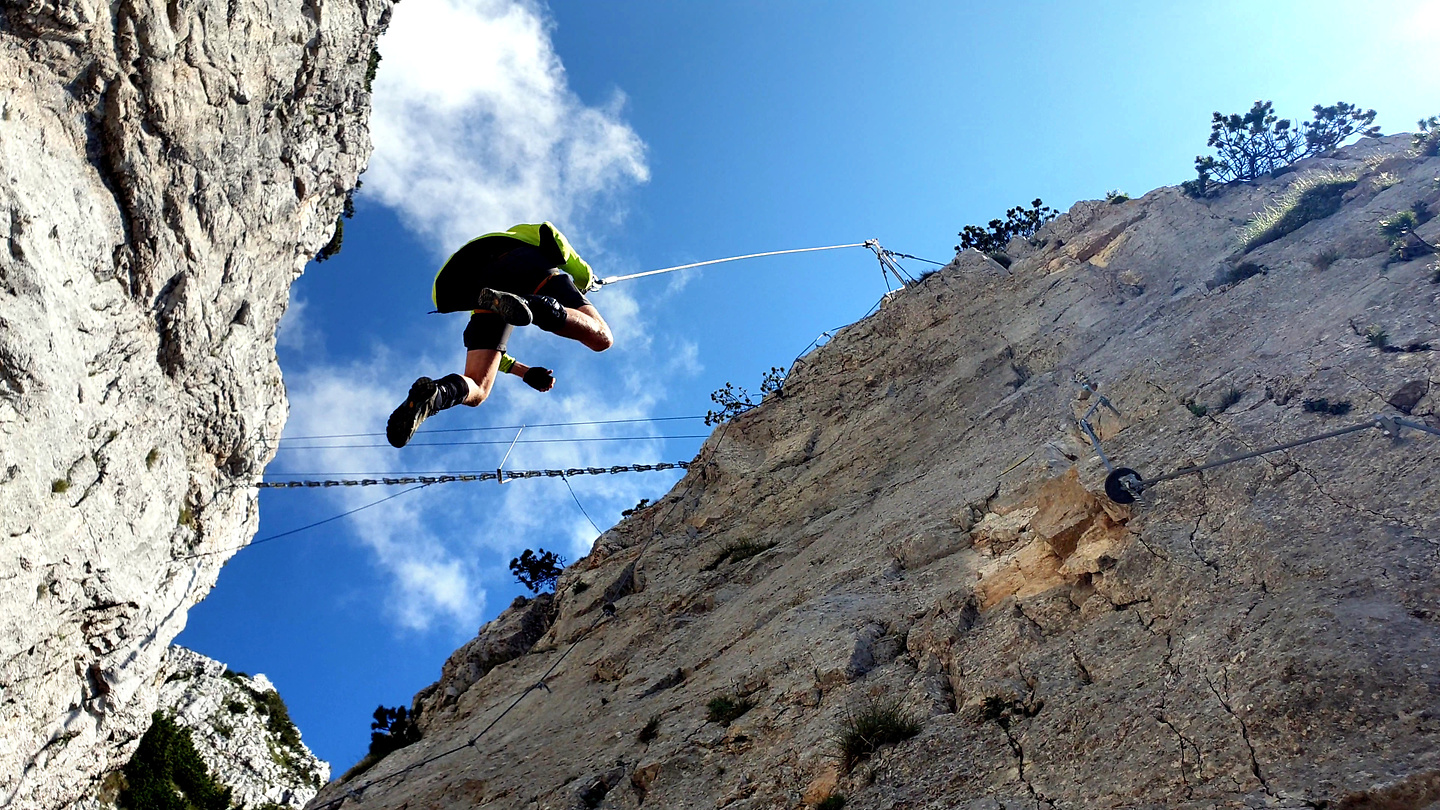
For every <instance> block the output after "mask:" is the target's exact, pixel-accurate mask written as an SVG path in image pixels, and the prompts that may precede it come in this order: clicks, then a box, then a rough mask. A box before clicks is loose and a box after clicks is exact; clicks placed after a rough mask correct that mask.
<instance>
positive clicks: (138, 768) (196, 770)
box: [119, 712, 230, 810]
mask: <svg viewBox="0 0 1440 810" xmlns="http://www.w3.org/2000/svg"><path fill="white" fill-rule="evenodd" d="M122 771H123V773H124V774H125V781H126V787H125V788H124V789H123V790H121V791H120V797H119V805H120V807H122V808H125V810H227V808H229V807H230V788H228V787H226V786H224V785H222V784H220V783H219V782H216V781H215V779H214V778H213V777H211V776H210V771H209V769H208V768H206V767H205V763H204V761H202V760H201V759H200V755H199V754H198V753H196V752H195V744H194V742H192V741H191V739H190V729H188V728H185V727H183V726H181V725H179V724H177V723H176V722H175V721H174V719H172V718H170V717H167V716H165V715H164V714H162V713H161V712H155V714H153V715H151V722H150V728H149V730H147V731H146V732H145V735H144V736H143V737H141V738H140V746H139V747H138V748H136V749H135V756H133V757H131V759H130V762H128V763H127V764H126V765H125V767H124V768H123V769H122Z"/></svg>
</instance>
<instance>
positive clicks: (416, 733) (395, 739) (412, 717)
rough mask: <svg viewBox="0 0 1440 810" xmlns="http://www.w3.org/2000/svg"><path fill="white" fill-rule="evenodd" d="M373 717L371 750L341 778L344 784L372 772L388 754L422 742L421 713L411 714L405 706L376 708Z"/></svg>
mask: <svg viewBox="0 0 1440 810" xmlns="http://www.w3.org/2000/svg"><path fill="white" fill-rule="evenodd" d="M371 716H372V717H374V718H375V720H374V722H372V723H371V724H370V750H369V751H367V752H366V754H365V756H364V758H362V759H361V760H360V761H359V762H357V763H355V765H354V766H353V767H351V768H350V770H348V771H346V772H345V774H344V775H343V776H341V777H340V781H342V782H344V781H346V780H348V779H351V778H354V777H356V776H359V775H360V774H362V773H364V772H366V771H368V770H370V768H371V767H372V766H374V764H375V763H377V762H379V761H380V760H382V759H384V758H385V756H386V755H387V754H390V753H392V752H394V751H399V750H400V749H401V748H404V747H405V746H407V745H412V744H414V743H417V742H419V741H420V726H419V720H420V714H419V712H416V713H414V714H411V713H410V712H408V711H406V709H405V707H404V706H396V707H395V708H393V709H389V708H386V707H384V706H376V707H375V713H374V714H373V715H371Z"/></svg>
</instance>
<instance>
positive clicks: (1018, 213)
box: [955, 197, 1060, 264]
mask: <svg viewBox="0 0 1440 810" xmlns="http://www.w3.org/2000/svg"><path fill="white" fill-rule="evenodd" d="M1059 215H1060V212H1059V211H1056V210H1055V209H1054V208H1051V207H1050V206H1048V205H1045V203H1044V202H1043V201H1042V200H1041V199H1040V198H1039V197H1036V198H1035V199H1034V200H1032V201H1031V202H1030V207H1029V208H1026V207H1024V206H1022V205H1017V206H1015V207H1014V208H1011V209H1010V210H1009V211H1006V212H1005V218H1004V219H992V220H990V224H989V225H987V226H986V227H983V228H982V227H981V226H979V225H966V226H965V228H964V229H963V230H961V231H960V244H958V245H956V246H955V252H956V253H959V252H960V251H962V250H969V249H970V248H974V249H975V250H978V251H980V252H981V253H984V254H986V255H989V256H991V257H992V258H994V257H995V255H997V254H998V255H1001V256H1003V255H1005V246H1006V245H1008V244H1010V240H1011V239H1014V238H1015V237H1017V236H1018V237H1023V238H1025V239H1029V238H1030V237H1032V236H1034V235H1035V232H1036V231H1038V230H1040V227H1041V226H1042V225H1044V224H1045V223H1047V222H1049V221H1050V220H1052V219H1054V218H1055V217H1057V216H1059ZM1007 258H1008V257H1007ZM997 261H998V259H997ZM1002 264H1008V263H1005V262H1002Z"/></svg>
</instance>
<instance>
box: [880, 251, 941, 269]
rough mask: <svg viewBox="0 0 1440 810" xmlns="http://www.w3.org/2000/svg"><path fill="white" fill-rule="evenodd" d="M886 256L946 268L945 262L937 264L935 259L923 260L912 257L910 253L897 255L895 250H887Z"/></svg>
mask: <svg viewBox="0 0 1440 810" xmlns="http://www.w3.org/2000/svg"><path fill="white" fill-rule="evenodd" d="M885 255H886V256H892V257H894V258H896V259H914V260H915V261H917V262H925V263H926V264H933V265H935V266H936V267H944V266H945V262H937V261H935V260H934V259H922V258H920V257H919V256H911V255H910V254H909V253H896V252H895V251H893V250H887V251H885Z"/></svg>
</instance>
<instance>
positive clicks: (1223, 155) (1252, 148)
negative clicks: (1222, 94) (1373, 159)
mask: <svg viewBox="0 0 1440 810" xmlns="http://www.w3.org/2000/svg"><path fill="white" fill-rule="evenodd" d="M1312 110H1313V111H1314V113H1315V117H1314V118H1313V119H1311V120H1310V121H1307V122H1305V123H1303V124H1301V125H1300V126H1298V127H1297V126H1295V125H1294V124H1293V122H1291V121H1290V119H1288V118H1279V117H1277V116H1276V115H1275V112H1274V105H1273V103H1272V102H1269V101H1257V102H1255V104H1254V106H1252V107H1251V108H1250V111H1249V112H1247V113H1245V114H1244V115H1241V114H1239V113H1231V114H1230V115H1224V114H1222V113H1220V112H1218V111H1217V112H1215V113H1212V114H1211V119H1210V140H1209V141H1208V142H1207V143H1206V145H1207V146H1210V147H1213V148H1214V149H1215V154H1214V155H1198V156H1196V158H1195V173H1196V178H1195V179H1194V180H1190V181H1188V182H1185V183H1182V184H1181V188H1182V189H1183V190H1184V191H1185V193H1186V194H1189V195H1190V196H1192V197H1203V196H1205V195H1207V194H1209V193H1210V192H1211V191H1212V190H1213V189H1214V187H1215V186H1216V185H1218V184H1223V183H1231V182H1235V181H1238V180H1257V179H1259V178H1261V177H1263V176H1265V175H1267V174H1274V173H1276V172H1279V171H1280V170H1282V169H1284V168H1285V167H1287V166H1289V165H1290V164H1292V163H1294V162H1295V161H1297V160H1301V159H1303V158H1307V157H1313V156H1315V155H1318V154H1321V153H1322V152H1328V151H1330V150H1331V149H1334V148H1335V147H1337V146H1339V145H1340V144H1341V143H1342V142H1343V141H1344V140H1345V139H1346V138H1349V137H1350V136H1352V135H1355V134H1359V135H1362V136H1365V137H1367V138H1374V137H1379V135H1380V128H1379V127H1377V126H1374V125H1373V124H1374V122H1375V111H1374V110H1361V109H1360V108H1359V107H1357V106H1355V105H1353V104H1348V103H1346V102H1343V101H1340V102H1336V103H1335V104H1333V105H1331V106H1329V107H1326V106H1323V105H1320V104H1316V105H1315V106H1314V107H1313V108H1312Z"/></svg>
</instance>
